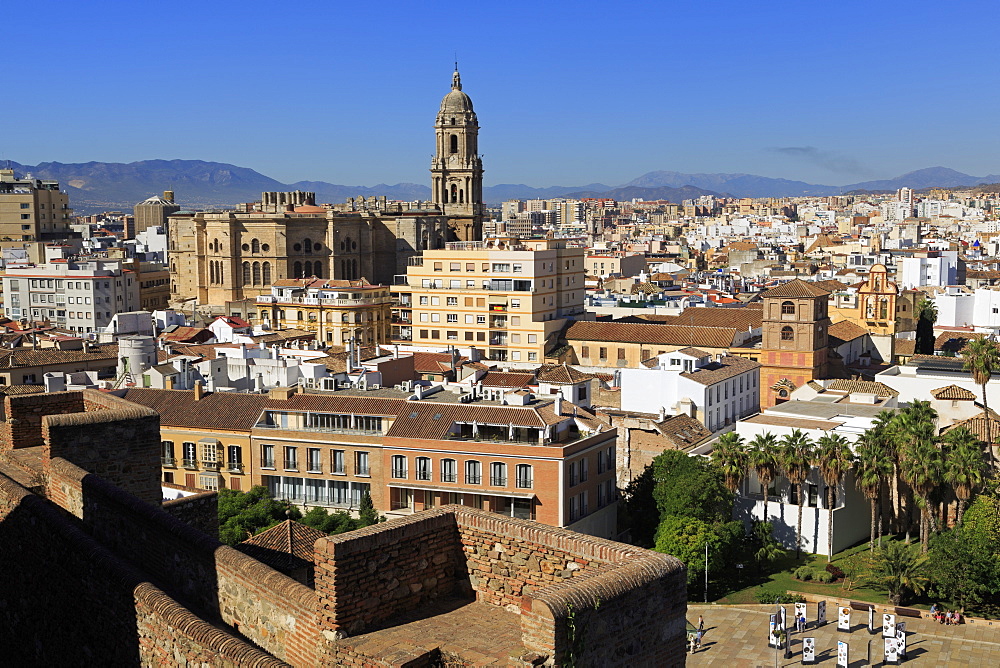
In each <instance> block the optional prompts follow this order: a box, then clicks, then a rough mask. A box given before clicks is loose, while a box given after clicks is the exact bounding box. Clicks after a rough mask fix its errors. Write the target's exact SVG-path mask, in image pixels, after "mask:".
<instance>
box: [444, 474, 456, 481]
mask: <svg viewBox="0 0 1000 668" xmlns="http://www.w3.org/2000/svg"><path fill="white" fill-rule="evenodd" d="M441 482H458V474H457V473H442V474H441Z"/></svg>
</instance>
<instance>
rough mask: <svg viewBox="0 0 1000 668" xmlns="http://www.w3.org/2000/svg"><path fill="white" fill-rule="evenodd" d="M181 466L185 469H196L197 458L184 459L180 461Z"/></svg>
mask: <svg viewBox="0 0 1000 668" xmlns="http://www.w3.org/2000/svg"><path fill="white" fill-rule="evenodd" d="M181 466H183V467H184V468H186V469H197V468H198V460H197V459H184V460H183V461H182V463H181Z"/></svg>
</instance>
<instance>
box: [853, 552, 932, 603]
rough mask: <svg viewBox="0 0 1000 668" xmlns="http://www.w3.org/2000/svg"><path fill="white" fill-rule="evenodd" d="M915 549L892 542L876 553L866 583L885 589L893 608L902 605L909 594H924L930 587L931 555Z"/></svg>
mask: <svg viewBox="0 0 1000 668" xmlns="http://www.w3.org/2000/svg"><path fill="white" fill-rule="evenodd" d="M914 547H916V546H912V547H911V546H910V545H907V544H905V543H901V542H899V541H890V542H888V543H886V544H885V545H882V546H881V547H879V549H877V550H875V556H874V558H873V559H872V564H871V573H870V574H869V575H868V577H867V578H866V580H867V582H868V584H869V585H870V586H873V587H877V588H880V589H883V590H885V592H886V593H887V594H888V596H889V603H890V604H891V605H899V604H900V602H901V601H902V599H903V597H904V596H905V595H906V594H907V593H908V592H913V593H915V594H921V593H923V591H924V589H925V588H926V586H927V583H928V578H927V576H926V575H925V573H924V570H925V566H926V564H927V555H922V554H917V551H916V550H915V549H914Z"/></svg>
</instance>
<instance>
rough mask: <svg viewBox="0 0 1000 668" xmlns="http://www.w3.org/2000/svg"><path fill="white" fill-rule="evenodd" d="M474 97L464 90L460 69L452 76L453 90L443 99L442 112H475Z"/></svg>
mask: <svg viewBox="0 0 1000 668" xmlns="http://www.w3.org/2000/svg"><path fill="white" fill-rule="evenodd" d="M473 113H475V111H474V110H473V109H472V98H470V97H469V96H468V95H466V94H465V93H463V92H462V78H461V77H460V76H459V74H458V70H457V69H456V70H455V73H454V74H453V75H452V76H451V92H449V93H448V94H447V95H445V96H444V99H442V100H441V114H473Z"/></svg>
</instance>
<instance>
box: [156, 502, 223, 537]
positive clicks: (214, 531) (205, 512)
mask: <svg viewBox="0 0 1000 668" xmlns="http://www.w3.org/2000/svg"><path fill="white" fill-rule="evenodd" d="M162 508H163V510H164V511H166V512H167V513H168V514H169V515H172V516H173V517H176V518H177V519H179V520H180V521H181V522H184V524H187V525H188V526H192V527H194V528H195V529H198V530H199V531H201V532H203V533H207V534H208V535H209V536H218V535H219V493H218V492H200V493H198V494H194V495H192V496H183V497H181V498H179V499H174V500H173V501H164V502H163V505H162Z"/></svg>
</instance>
